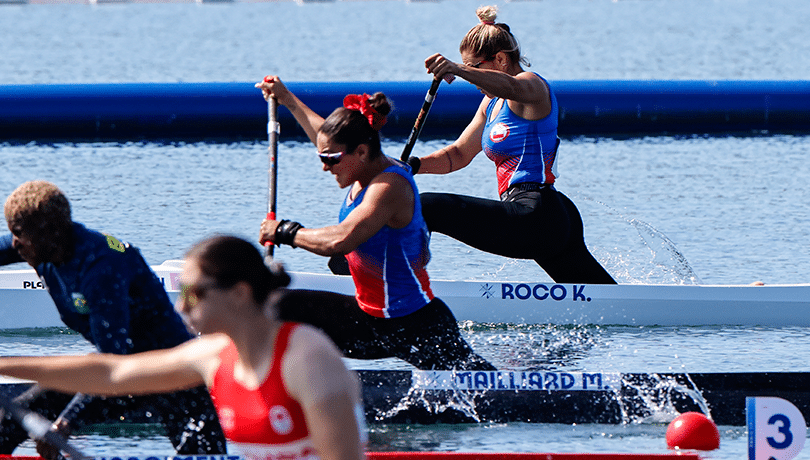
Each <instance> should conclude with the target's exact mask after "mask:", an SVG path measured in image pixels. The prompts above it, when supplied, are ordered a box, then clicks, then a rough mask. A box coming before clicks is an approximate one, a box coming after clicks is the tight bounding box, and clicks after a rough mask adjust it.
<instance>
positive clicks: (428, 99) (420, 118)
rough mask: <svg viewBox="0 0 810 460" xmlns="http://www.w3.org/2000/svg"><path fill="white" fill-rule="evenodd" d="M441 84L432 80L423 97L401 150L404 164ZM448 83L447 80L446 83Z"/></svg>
mask: <svg viewBox="0 0 810 460" xmlns="http://www.w3.org/2000/svg"><path fill="white" fill-rule="evenodd" d="M441 82H442V79H441V78H434V79H433V83H431V84H430V89H429V90H428V92H427V94H426V95H425V102H423V103H422V109H421V110H419V114H418V115H417V116H416V122H415V123H414V124H413V129H412V130H411V135H410V136H408V142H406V143H405V148H404V149H403V150H402V156H401V157H400V159H401V160H402V161H403V162H405V163H407V162H408V157H410V156H411V150H413V146H414V145H416V139H417V138H418V137H419V133H421V132H422V127H423V126H424V125H425V119H426V118H427V115H428V112H430V106H431V105H433V99H435V98H436V92H437V91H438V90H439V84H440V83H441ZM449 82H450V81H449V80H448V83H449Z"/></svg>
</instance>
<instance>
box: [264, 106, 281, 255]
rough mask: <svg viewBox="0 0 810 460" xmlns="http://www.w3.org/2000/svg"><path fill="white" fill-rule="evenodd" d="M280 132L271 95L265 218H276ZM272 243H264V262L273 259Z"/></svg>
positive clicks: (268, 117)
mask: <svg viewBox="0 0 810 460" xmlns="http://www.w3.org/2000/svg"><path fill="white" fill-rule="evenodd" d="M280 133H281V125H279V123H278V101H276V98H274V97H271V98H270V99H268V100H267V141H268V143H269V144H270V147H269V148H268V149H267V160H268V163H269V166H268V168H267V218H268V219H272V220H276V181H277V179H278V162H277V155H278V136H279V134H280ZM273 248H274V246H273V243H271V242H267V243H266V244H265V249H266V251H267V252H266V255H265V262H267V263H270V262H272V261H273Z"/></svg>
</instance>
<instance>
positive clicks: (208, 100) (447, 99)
mask: <svg viewBox="0 0 810 460" xmlns="http://www.w3.org/2000/svg"><path fill="white" fill-rule="evenodd" d="M287 85H288V87H289V88H290V89H291V90H292V91H293V92H295V93H296V94H297V95H298V96H299V97H300V98H301V99H302V100H303V101H304V102H305V103H306V104H307V105H309V106H310V107H312V108H313V109H314V110H315V111H316V112H318V113H320V114H322V115H324V116H326V115H328V114H329V113H330V111H331V110H333V109H334V108H335V107H338V106H339V105H341V103H342V100H343V96H344V95H346V94H349V93H369V94H370V93H373V92H376V91H383V92H384V93H386V95H388V96H389V97H390V98H391V99H392V100H393V101H394V104H395V110H394V113H393V114H392V115H391V116H390V117H389V121H388V124H387V125H386V127H385V128H383V134H384V135H386V136H389V137H397V136H403V137H404V136H407V135H408V133H410V130H411V128H412V127H413V123H414V120H415V118H416V115H417V113H418V112H419V109H420V108H421V106H422V101H423V100H424V97H425V93H426V92H427V89H428V88H429V86H430V81H423V82H297V83H295V82H291V83H288V84H287ZM552 85H553V87H554V89H555V91H556V93H557V98H558V101H559V105H560V128H559V132H560V134H561V135H563V136H569V135H595V136H613V135H621V136H625V135H630V136H632V135H659V134H720V133H735V134H736V133H740V134H752V133H753V134H756V133H760V132H770V133H775V132H780V133H782V132H784V133H807V132H810V81H630V80H628V81H617V80H595V81H554V82H552ZM480 100H481V93H479V92H478V90H477V89H476V88H475V87H474V86H473V85H470V84H468V83H466V82H463V81H456V82H454V83H453V84H449V85H448V84H446V83H442V86H441V87H440V88H439V92H438V95H437V96H436V100H435V102H434V104H433V107H432V109H431V113H430V115H429V116H428V120H427V122H426V124H425V127H424V130H423V131H422V136H423V137H443V138H455V137H456V136H458V134H459V133H461V131H462V130H463V128H464V127H465V126H466V124H467V123H468V122H469V121H470V119H471V118H472V116H473V114H474V113H475V110H476V109H477V107H478V104H479V102H480ZM279 122H280V123H281V130H282V131H281V139H282V140H283V139H285V138H286V139H289V138H293V137H295V138H300V137H303V136H304V133H303V130H301V129H300V127H298V126H297V124H296V123H295V120H294V119H293V118H292V115H291V114H290V113H289V112H288V111H287V110H286V109H284V108H283V107H282V108H281V109H280V110H279ZM266 124H267V107H266V103H265V101H264V100H263V99H262V97H261V94H260V92H259V90H257V89H256V88H254V87H253V83H123V84H115V83H111V84H70V85H5V86H0V140H3V141H9V142H20V141H21V142H28V141H32V140H33V141H42V142H48V141H53V140H116V141H120V140H138V139H146V140H176V139H186V140H190V139H208V140H238V139H259V140H261V139H266V138H267V134H266Z"/></svg>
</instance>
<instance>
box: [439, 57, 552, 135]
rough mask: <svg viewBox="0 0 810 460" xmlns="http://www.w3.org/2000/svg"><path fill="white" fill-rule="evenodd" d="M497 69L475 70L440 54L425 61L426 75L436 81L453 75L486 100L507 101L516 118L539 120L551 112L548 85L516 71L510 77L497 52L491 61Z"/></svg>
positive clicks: (505, 64) (531, 74)
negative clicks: (475, 89)
mask: <svg viewBox="0 0 810 460" xmlns="http://www.w3.org/2000/svg"><path fill="white" fill-rule="evenodd" d="M492 62H493V65H494V66H495V68H497V69H500V70H494V69H488V68H478V69H476V68H475V67H472V66H468V65H463V64H457V63H455V62H453V61H451V60H449V59H447V58H445V57H444V56H442V55H441V54H434V55H432V56H430V57H428V58H427V59H425V67H426V68H427V69H428V73H432V74H433V75H434V76H435V77H436V78H441V77H443V76H444V75H446V74H448V73H449V74H453V75H457V76H459V77H461V78H463V79H464V80H467V81H468V82H470V83H472V84H474V85H475V86H477V87H478V88H479V89H480V90H482V91H483V92H485V93H486V94H487V95H488V96H490V97H498V98H501V99H505V100H508V101H509V108H510V109H512V111H513V112H514V113H515V114H516V115H517V116H519V117H522V118H525V119H527V120H539V119H541V118H544V117H546V116H547V115H548V114H549V113H550V112H551V93H550V91H549V88H548V85H546V83H545V82H544V81H543V79H541V78H540V77H538V76H537V75H536V74H535V73H533V72H524V71H520V72H519V73H517V74H515V75H511V74H509V73H507V72H505V71H501V70H504V69H506V68H508V67H509V64H510V62H509V59H508V57H506V54H505V53H503V52H499V53H497V54H496V55H495V57H494V60H493V61H492Z"/></svg>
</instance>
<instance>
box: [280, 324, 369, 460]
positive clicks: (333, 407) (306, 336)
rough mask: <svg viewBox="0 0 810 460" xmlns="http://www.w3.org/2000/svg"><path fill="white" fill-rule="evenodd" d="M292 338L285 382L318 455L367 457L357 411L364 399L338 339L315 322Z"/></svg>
mask: <svg viewBox="0 0 810 460" xmlns="http://www.w3.org/2000/svg"><path fill="white" fill-rule="evenodd" d="M290 344H291V346H290V350H289V351H288V352H287V355H286V357H285V360H284V364H283V369H282V373H283V379H284V384H285V386H286V387H287V391H288V392H289V393H290V395H291V396H292V397H293V398H294V399H295V400H297V401H298V403H299V404H301V407H302V408H303V410H304V416H305V417H306V421H307V428H308V429H309V433H310V436H311V437H312V442H313V444H314V446H315V449H316V450H317V452H318V455H319V456H320V458H321V459H323V460H361V459H363V457H364V455H363V446H362V444H361V441H360V439H361V434H360V429H361V428H360V425H359V423H358V421H357V418H356V413H355V408H356V407H358V406H359V404H360V388H359V383H358V381H357V377H356V376H355V375H354V373H353V372H351V371H350V370H349V369H347V368H346V366H345V365H344V364H343V361H342V359H341V355H340V352H339V351H338V350H337V348H336V347H335V346H334V344H332V343H331V342H330V341H329V339H328V338H327V337H326V336H325V335H324V334H322V333H321V332H319V331H317V330H316V329H314V328H311V327H309V326H301V327H298V328H297V329H296V331H295V332H294V333H293V337H292V338H291V342H290ZM291 354H294V356H291ZM291 358H292V359H291ZM302 363H306V364H305V365H302Z"/></svg>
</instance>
